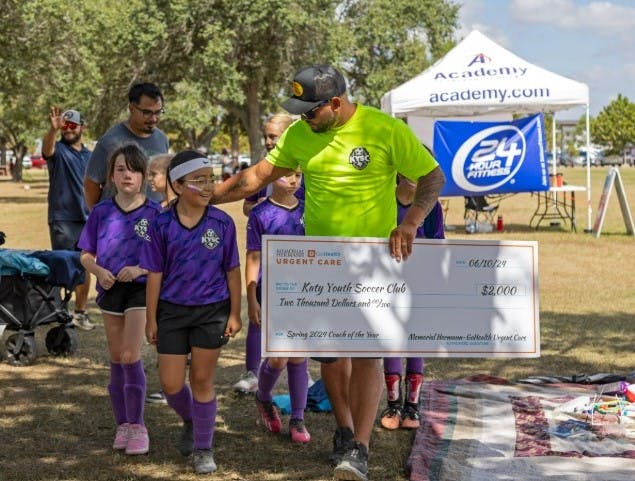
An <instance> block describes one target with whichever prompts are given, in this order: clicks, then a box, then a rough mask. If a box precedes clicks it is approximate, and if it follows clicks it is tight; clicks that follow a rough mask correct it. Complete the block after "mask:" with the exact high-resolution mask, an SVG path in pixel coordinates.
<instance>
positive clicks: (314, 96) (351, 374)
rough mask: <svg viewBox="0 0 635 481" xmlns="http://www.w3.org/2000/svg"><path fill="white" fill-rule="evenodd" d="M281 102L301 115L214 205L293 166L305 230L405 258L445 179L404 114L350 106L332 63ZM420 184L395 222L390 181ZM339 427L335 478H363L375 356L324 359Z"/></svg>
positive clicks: (374, 395) (305, 72)
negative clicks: (375, 241) (383, 246)
mask: <svg viewBox="0 0 635 481" xmlns="http://www.w3.org/2000/svg"><path fill="white" fill-rule="evenodd" d="M282 106H283V107H284V108H285V109H286V110H288V111H289V112H290V113H292V114H299V115H301V116H302V119H301V120H300V121H297V122H295V123H294V124H292V125H291V126H290V127H289V128H288V129H287V130H286V131H285V133H284V134H283V135H282V137H281V138H280V139H279V140H278V143H277V144H276V147H275V148H274V149H273V150H272V151H271V152H269V153H268V154H267V156H266V157H265V161H263V162H258V163H257V164H256V165H255V166H254V167H253V168H249V169H246V170H244V171H241V172H240V173H239V174H238V175H236V176H234V177H232V178H231V179H229V180H228V181H226V182H223V183H222V184H219V185H218V186H216V189H215V192H214V198H213V200H212V202H213V203H217V204H218V203H224V202H232V201H235V200H239V199H243V198H245V197H246V196H248V195H250V194H252V193H254V192H257V191H258V190H259V189H261V188H262V187H264V186H265V185H267V184H269V183H271V182H272V181H274V180H275V179H277V178H279V177H281V176H283V175H288V174H289V173H290V172H293V171H294V170H295V169H296V168H297V167H298V166H299V167H301V169H302V172H303V174H304V178H305V214H304V221H305V231H306V234H307V235H320V236H346V237H389V245H390V252H391V255H392V256H393V257H394V258H395V259H396V260H397V261H401V260H402V259H403V260H405V259H407V258H408V256H409V255H410V254H411V252H412V241H413V239H414V238H415V235H416V231H417V227H418V226H419V225H420V224H421V223H422V222H423V220H424V219H425V217H426V215H427V214H428V213H429V212H430V210H431V209H432V207H433V206H434V205H435V203H436V201H437V199H438V196H439V192H440V191H441V188H442V187H443V184H444V183H445V176H444V175H443V172H442V171H441V169H440V168H439V165H438V164H437V162H436V161H435V160H434V158H433V157H432V156H431V155H430V154H429V153H428V152H427V151H426V149H424V147H423V146H422V145H421V143H420V142H419V140H418V139H417V138H416V137H415V135H414V134H413V133H412V131H411V130H410V129H409V127H408V126H407V125H406V124H405V123H404V122H402V121H401V120H398V119H394V118H392V117H390V116H388V115H387V114H385V113H383V112H380V111H379V110H376V109H374V108H371V107H366V106H364V105H360V104H355V103H352V102H351V101H350V100H349V99H348V96H347V95H346V82H345V80H344V77H342V75H341V74H340V72H339V71H337V70H336V69H335V68H333V67H332V66H330V65H311V66H309V67H306V68H303V69H301V70H300V71H299V72H298V73H297V74H296V76H295V78H294V81H293V96H292V97H291V98H289V99H287V100H286V101H285V102H284V103H283V104H282ZM397 173H400V174H402V175H403V176H405V177H407V178H409V179H412V180H416V181H417V189H416V193H415V199H414V201H413V204H412V207H411V208H410V209H409V211H408V213H407V214H406V216H405V218H404V220H403V221H402V223H401V224H400V225H399V226H397V225H396V220H395V219H396V212H397V206H396V200H395V198H396V197H395V177H396V174H397ZM320 360H321V361H322V379H323V381H324V384H325V387H326V390H327V392H328V395H329V399H330V401H331V404H332V406H333V412H334V415H335V420H336V423H337V426H338V427H337V429H336V432H335V435H334V438H333V448H334V449H333V455H332V457H331V459H332V461H333V462H334V463H335V464H336V467H335V472H334V475H335V479H339V480H357V481H366V480H367V479H368V446H369V442H370V435H371V432H372V429H373V424H374V421H375V415H376V413H377V408H378V406H379V399H380V397H381V393H382V389H383V379H382V374H381V368H380V359H366V358H352V359H351V358H338V359H320Z"/></svg>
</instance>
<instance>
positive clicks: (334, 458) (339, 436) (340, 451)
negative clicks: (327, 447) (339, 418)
mask: <svg viewBox="0 0 635 481" xmlns="http://www.w3.org/2000/svg"><path fill="white" fill-rule="evenodd" d="M354 438H355V436H354V435H353V431H352V430H351V428H348V427H338V428H337V429H336V430H335V434H333V452H332V453H331V454H330V455H329V461H330V462H331V465H332V466H337V465H338V464H339V463H340V461H341V460H342V458H343V457H344V454H346V451H348V450H349V449H350V448H352V447H353V443H354Z"/></svg>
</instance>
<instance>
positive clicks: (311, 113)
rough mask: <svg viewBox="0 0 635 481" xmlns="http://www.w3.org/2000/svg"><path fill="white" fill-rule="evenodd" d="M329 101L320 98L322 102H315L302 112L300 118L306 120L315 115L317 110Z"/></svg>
mask: <svg viewBox="0 0 635 481" xmlns="http://www.w3.org/2000/svg"><path fill="white" fill-rule="evenodd" d="M329 102H330V100H322V102H320V103H319V104H317V105H316V106H315V107H313V108H312V109H311V110H307V111H306V112H304V113H303V114H302V118H304V119H308V120H311V119H313V118H315V116H316V115H317V111H318V110H320V109H321V108H322V107H323V106H324V105H326V104H328V103H329Z"/></svg>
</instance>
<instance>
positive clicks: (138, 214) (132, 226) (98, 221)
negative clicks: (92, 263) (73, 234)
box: [77, 198, 161, 295]
mask: <svg viewBox="0 0 635 481" xmlns="http://www.w3.org/2000/svg"><path fill="white" fill-rule="evenodd" d="M160 212H161V206H160V205H159V204H157V203H156V202H153V201H151V200H149V199H146V201H145V202H144V203H143V204H142V205H141V206H139V207H137V208H136V209H134V210H132V211H130V212H125V211H124V210H122V209H121V207H119V206H118V205H117V203H116V202H115V199H114V198H110V199H106V200H104V201H102V202H100V203H99V204H97V205H96V206H95V208H94V209H93V210H92V212H91V213H90V215H89V216H88V220H87V221H86V225H85V226H84V230H82V234H81V236H80V237H79V241H78V242H77V245H78V246H79V248H80V249H82V250H84V251H86V252H90V253H91V254H94V255H95V257H96V260H97V264H98V265H100V266H101V267H104V268H106V269H108V270H109V271H110V272H112V273H113V275H115V276H116V275H117V274H118V273H119V271H120V270H121V269H123V268H124V267H126V266H136V265H138V264H139V256H140V254H141V250H142V247H143V245H144V244H148V242H147V241H148V240H149V237H148V227H149V226H150V223H151V222H152V220H154V218H155V217H156V216H157V215H159V213H160ZM145 281H146V278H145V276H141V277H137V278H136V279H135V282H141V283H145ZM97 292H98V294H99V295H101V294H103V292H104V289H103V288H102V287H101V286H100V285H99V283H97Z"/></svg>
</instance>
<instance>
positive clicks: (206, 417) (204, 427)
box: [192, 398, 216, 449]
mask: <svg viewBox="0 0 635 481" xmlns="http://www.w3.org/2000/svg"><path fill="white" fill-rule="evenodd" d="M215 424H216V398H214V399H213V400H211V401H209V402H206V403H200V402H198V401H197V400H196V399H194V400H193V401H192V429H193V432H194V449H211V447H212V442H213V441H214V425H215Z"/></svg>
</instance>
